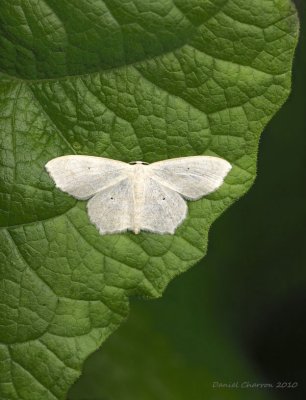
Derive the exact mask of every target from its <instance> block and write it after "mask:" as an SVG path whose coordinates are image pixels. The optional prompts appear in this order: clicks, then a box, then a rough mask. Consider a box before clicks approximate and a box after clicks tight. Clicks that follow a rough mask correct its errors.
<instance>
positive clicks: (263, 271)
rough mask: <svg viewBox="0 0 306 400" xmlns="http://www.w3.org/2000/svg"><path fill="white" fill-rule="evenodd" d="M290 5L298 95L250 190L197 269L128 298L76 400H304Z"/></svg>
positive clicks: (303, 189) (299, 63)
mask: <svg viewBox="0 0 306 400" xmlns="http://www.w3.org/2000/svg"><path fill="white" fill-rule="evenodd" d="M297 3H298V4H297V5H298V8H299V12H300V19H301V22H302V24H301V38H300V43H299V46H298V49H297V53H296V57H295V67H294V73H293V92H292V95H291V97H290V99H289V100H288V101H287V103H286V104H285V106H284V107H283V108H282V109H281V111H280V112H279V113H278V114H277V115H276V117H274V119H273V120H272V121H271V123H270V124H269V126H268V127H267V128H266V130H265V133H264V134H263V136H262V141H261V144H260V149H259V162H258V177H257V180H256V183H255V185H254V186H253V188H252V189H251V190H250V192H249V193H248V194H247V195H246V196H245V197H244V198H243V199H241V200H240V201H239V202H238V203H236V204H235V205H234V206H232V207H231V209H229V210H228V211H227V212H226V213H225V214H224V215H223V216H222V217H221V218H220V219H219V220H218V221H217V222H216V223H215V225H214V226H213V228H212V230H211V234H210V244H209V251H208V255H207V256H206V258H205V259H204V260H203V261H202V262H201V263H200V264H199V265H197V266H196V267H194V268H192V269H191V270H190V271H189V272H187V273H185V274H183V275H182V276H180V277H178V278H177V279H176V280H175V281H174V282H172V283H171V284H170V286H169V287H168V289H167V291H166V292H165V294H164V296H163V298H162V299H160V300H156V301H148V302H145V301H143V300H141V299H133V300H132V301H131V316H130V319H129V320H128V322H127V323H126V324H125V325H124V326H122V327H121V328H120V329H119V330H118V331H117V333H115V334H114V335H113V336H112V337H111V338H110V339H109V340H108V341H107V343H106V344H105V345H104V346H103V348H102V349H101V350H100V351H98V352H97V353H95V354H94V355H93V356H91V357H90V358H89V359H88V361H87V363H86V364H85V371H84V374H83V376H82V377H81V379H80V380H79V381H78V382H77V383H76V385H75V386H74V387H73V389H72V390H71V392H70V397H69V398H70V399H71V400H81V399H82V400H130V399H133V400H155V399H156V400H157V399H158V400H172V399H173V400H181V399H182V400H183V399H184V400H185V399H188V400H200V399H201V400H202V399H205V400H214V399H220V400H223V399H234V400H239V399H247V400H252V399H254V400H255V399H282V398H284V399H292V400H293V399H296V400H300V399H305V398H306V367H305V359H306V316H305V311H304V310H305V305H306V290H305V289H306V206H305V203H306V201H305V199H306V168H305V167H306V100H305V92H306V52H305V49H306V6H305V2H302V1H298V2H297ZM217 381H218V382H223V383H233V382H237V381H238V382H240V383H241V382H244V381H249V382H253V383H254V382H257V383H273V384H275V383H276V382H278V381H281V382H283V381H286V382H288V381H289V382H290V381H291V382H294V381H297V382H298V388H296V389H278V390H277V389H266V390H264V389H254V390H246V389H240V390H237V389H217V388H213V382H217Z"/></svg>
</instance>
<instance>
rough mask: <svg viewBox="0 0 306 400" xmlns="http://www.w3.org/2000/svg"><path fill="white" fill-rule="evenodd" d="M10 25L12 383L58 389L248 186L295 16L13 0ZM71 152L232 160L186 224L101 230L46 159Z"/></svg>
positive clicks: (37, 398) (5, 39) (139, 2)
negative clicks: (163, 231)
mask: <svg viewBox="0 0 306 400" xmlns="http://www.w3.org/2000/svg"><path fill="white" fill-rule="evenodd" d="M0 30H1V37H0V46H1V54H2V57H1V59H0V89H1V92H0V107H1V108H0V162H1V168H0V243H1V248H0V267H1V278H2V279H1V291H0V296H1V305H0V317H1V326H2V329H1V331H0V343H1V344H0V369H1V378H0V379H1V381H0V397H1V398H3V399H5V400H17V399H18V400H41V399H42V398H43V399H44V400H49V399H50V400H54V399H56V400H60V399H64V398H65V396H66V392H67V390H68V388H69V386H70V385H71V384H72V383H73V382H74V381H75V379H76V378H77V377H78V376H79V374H80V370H81V365H82V363H83V361H84V359H85V358H86V357H87V356H88V354H90V353H91V352H93V351H94V350H95V349H96V348H98V347H99V346H100V344H101V343H102V342H103V340H105V338H106V337H107V336H108V335H109V334H110V333H111V332H113V331H114V330H115V329H116V327H117V326H118V325H119V324H120V323H121V322H122V320H123V319H124V318H126V316H127V313H128V296H130V295H133V294H140V295H143V296H148V297H157V296H160V295H161V293H162V292H163V290H164V288H165V287H166V285H167V284H168V282H169V281H170V280H171V279H172V278H173V277H174V276H176V275H178V274H179V273H181V272H183V271H185V270H187V269H188V268H189V267H190V266H191V265H193V264H194V263H196V262H197V261H198V260H199V259H201V258H202V257H203V256H204V254H205V252H206V247H207V236H208V230H209V227H210V225H211V224H212V222H213V221H214V220H215V219H216V218H217V217H218V216H219V215H220V214H221V213H222V212H223V211H224V210H225V209H226V208H227V207H228V206H229V205H230V204H232V203H233V202H234V201H235V200H237V199H238V198H239V197H240V196H241V195H243V194H244V193H245V192H246V191H247V190H248V189H249V188H250V186H251V184H252V182H253V180H254V177H255V173H256V157H257V147H258V140H259V135H260V133H261V132H262V130H263V128H264V126H265V125H266V123H267V122H268V121H269V119H270V118H271V117H272V116H273V114H274V113H275V112H276V111H277V110H278V109H279V107H280V106H281V105H282V103H283V102H284V101H285V100H286V98H287V96H288V93H289V90H290V74H291V63H292V57H293V51H294V48H295V45H296V41H297V30H298V23H297V16H296V12H295V9H294V7H293V5H292V4H291V3H290V2H289V1H288V0H252V1H251V0H248V1H246V0H216V1H214V2H212V1H209V0H190V1H188V2H186V1H185V0H184V1H183V0H176V1H174V0H155V1H153V2H152V1H149V0H146V1H144V0H132V1H127V0H112V1H109V0H104V1H102V0H101V1H94V0H82V1H79V0H72V1H71V0H69V1H68V0H63V1H61V2H59V1H55V0H39V1H34V0H29V1H27V2H25V1H23V0H17V1H15V2H13V3H12V2H11V1H9V0H3V1H2V3H1V5H0ZM65 154H88V155H95V156H103V157H110V158H114V159H118V160H122V161H126V162H129V161H131V160H144V161H147V162H154V161H158V160H162V159H166V158H172V157H182V156H191V155H199V154H205V155H215V156H219V157H222V158H224V159H226V160H228V161H229V162H230V163H231V164H232V165H233V169H232V171H231V173H230V174H229V176H228V177H227V178H226V181H225V184H224V185H223V186H222V187H221V188H220V189H219V190H218V191H217V192H215V193H213V194H211V195H209V196H207V197H206V198H204V199H202V200H200V201H197V202H190V203H189V216H188V218H187V219H186V220H185V222H184V224H183V225H182V226H181V227H180V228H179V229H178V230H177V231H176V234H175V235H173V236H172V235H163V236H158V235H154V234H149V233H141V234H140V235H138V236H135V235H133V234H132V233H126V234H124V235H112V236H100V235H99V234H98V232H97V230H96V228H95V227H94V226H93V225H92V224H90V222H89V220H88V216H87V213H86V207H85V204H84V202H77V201H75V200H74V199H73V198H71V197H70V196H68V195H66V194H64V193H62V192H60V191H59V190H57V189H56V188H55V187H54V184H53V182H52V180H51V179H50V177H49V176H48V174H47V173H46V171H45V169H44V166H45V164H46V163H47V161H49V160H50V159H52V158H54V157H57V156H60V155H65Z"/></svg>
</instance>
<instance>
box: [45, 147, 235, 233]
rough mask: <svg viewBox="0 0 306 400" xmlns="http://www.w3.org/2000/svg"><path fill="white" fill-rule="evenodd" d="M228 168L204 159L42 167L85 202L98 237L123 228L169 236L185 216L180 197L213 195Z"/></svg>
mask: <svg viewBox="0 0 306 400" xmlns="http://www.w3.org/2000/svg"><path fill="white" fill-rule="evenodd" d="M231 168H232V167H231V164H230V163H229V162H227V161H226V160H223V159H222V158H218V157H209V156H194V157H182V158H173V159H170V160H164V161H158V162H155V163H153V164H147V163H145V162H142V161H135V162H131V163H129V164H127V163H124V162H122V161H116V160H111V159H108V158H102V157H91V156H77V155H70V156H64V157H58V158H54V159H53V160H51V161H49V162H48V163H47V164H46V169H47V171H48V172H49V174H50V176H51V177H52V179H53V180H54V182H55V184H56V187H58V188H59V189H61V190H62V191H64V192H66V193H69V194H70V195H72V196H73V197H75V198H76V199H79V200H88V199H90V200H89V201H88V204H87V210H88V215H89V218H90V221H91V222H92V223H93V224H95V225H96V227H97V228H98V230H99V232H100V234H101V235H104V234H108V233H118V232H123V231H126V230H131V231H133V232H134V233H136V234H137V233H139V232H140V230H144V231H150V232H155V233H159V234H163V233H172V234H173V233H174V231H175V229H176V228H177V227H178V226H179V225H180V224H181V223H182V221H183V220H184V219H185V218H186V215H187V210H188V208H187V204H186V202H185V200H184V198H185V199H188V200H197V199H199V198H200V197H202V196H205V195H207V194H209V193H211V192H214V191H215V190H217V189H218V188H219V187H220V186H221V185H222V183H223V180H224V178H225V177H226V175H227V174H228V172H229V171H230V170H231Z"/></svg>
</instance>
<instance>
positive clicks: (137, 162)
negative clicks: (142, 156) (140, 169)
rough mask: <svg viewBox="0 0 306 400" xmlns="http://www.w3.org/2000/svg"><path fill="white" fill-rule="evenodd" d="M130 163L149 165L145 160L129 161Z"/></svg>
mask: <svg viewBox="0 0 306 400" xmlns="http://www.w3.org/2000/svg"><path fill="white" fill-rule="evenodd" d="M129 164H130V165H136V164H141V165H149V163H147V162H145V161H131V162H129Z"/></svg>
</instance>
